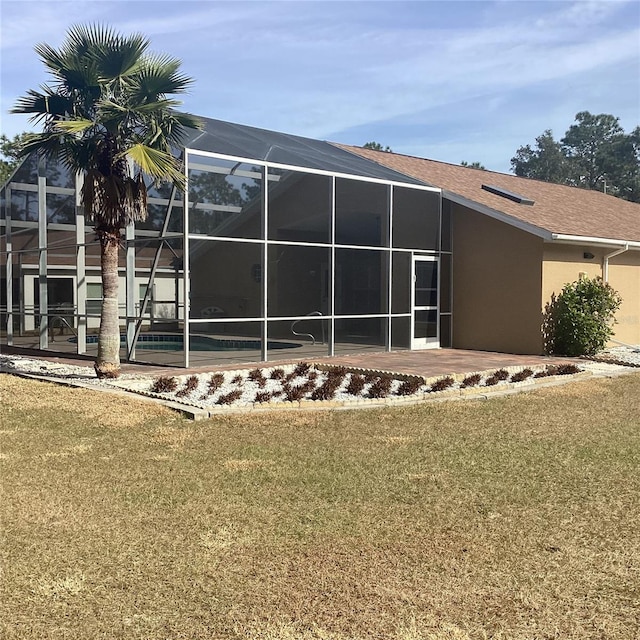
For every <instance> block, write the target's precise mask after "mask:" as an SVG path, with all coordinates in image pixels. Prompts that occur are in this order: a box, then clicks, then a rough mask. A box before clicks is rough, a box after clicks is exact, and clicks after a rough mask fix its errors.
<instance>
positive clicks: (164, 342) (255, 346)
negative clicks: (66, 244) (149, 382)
mask: <svg viewBox="0 0 640 640" xmlns="http://www.w3.org/2000/svg"><path fill="white" fill-rule="evenodd" d="M76 341H77V339H76V338H75V337H73V338H69V342H76ZM87 344H98V336H87ZM126 344H127V337H126V336H125V335H124V334H122V335H120V345H121V346H123V347H124V346H126ZM301 346H302V345H301V344H300V343H298V342H286V341H283V340H270V341H269V342H268V343H267V349H269V350H272V349H296V348H298V347H301ZM261 347H262V341H261V340H251V339H249V338H212V337H210V336H191V338H190V339H189V350H190V351H260V349H261ZM136 349H146V350H149V351H182V350H183V349H184V336H182V335H180V334H177V333H144V334H142V335H140V336H138V340H137V342H136Z"/></svg>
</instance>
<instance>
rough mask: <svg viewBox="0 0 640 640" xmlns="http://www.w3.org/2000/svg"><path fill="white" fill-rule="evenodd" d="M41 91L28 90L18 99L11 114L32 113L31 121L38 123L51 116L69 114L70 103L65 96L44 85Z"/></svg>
mask: <svg viewBox="0 0 640 640" xmlns="http://www.w3.org/2000/svg"><path fill="white" fill-rule="evenodd" d="M42 90H43V92H42V93H41V92H39V91H35V90H34V89H29V90H28V91H27V94H26V95H25V96H22V97H21V98H18V100H17V102H16V104H15V105H14V107H13V108H12V109H11V113H22V114H27V113H33V114H35V115H34V117H33V118H32V121H38V120H41V119H42V118H47V117H51V116H58V117H63V116H64V115H65V114H66V113H68V112H69V109H70V108H71V106H72V103H71V101H70V100H69V99H68V98H67V97H66V96H61V95H59V94H57V93H55V92H54V91H53V90H52V89H51V88H50V87H47V86H46V85H45V86H43V87H42Z"/></svg>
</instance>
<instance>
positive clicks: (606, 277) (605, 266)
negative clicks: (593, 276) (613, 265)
mask: <svg viewBox="0 0 640 640" xmlns="http://www.w3.org/2000/svg"><path fill="white" fill-rule="evenodd" d="M625 251H629V244H628V243H626V244H625V245H624V247H622V248H621V249H616V250H615V251H612V252H611V253H607V254H606V255H605V256H604V257H603V258H602V279H603V280H604V281H605V282H609V259H610V258H614V257H615V256H619V255H620V254H621V253H624V252H625Z"/></svg>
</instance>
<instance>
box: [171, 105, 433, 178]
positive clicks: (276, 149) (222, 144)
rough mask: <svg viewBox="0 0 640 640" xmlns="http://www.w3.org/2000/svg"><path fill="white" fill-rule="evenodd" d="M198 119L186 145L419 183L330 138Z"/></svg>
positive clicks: (191, 147) (333, 170)
mask: <svg viewBox="0 0 640 640" xmlns="http://www.w3.org/2000/svg"><path fill="white" fill-rule="evenodd" d="M200 119H201V120H202V123H203V130H202V131H193V132H192V133H191V134H190V136H189V137H188V138H187V139H185V140H184V142H183V144H184V146H185V147H187V148H188V149H192V150H197V151H208V152H211V153H220V154H223V155H229V156H234V157H240V158H247V159H249V160H264V161H269V162H273V163H275V164H283V165H289V166H293V167H304V168H306V169H318V170H320V171H329V172H332V173H343V174H348V175H353V176H360V177H365V178H378V179H381V180H390V181H394V182H404V183H408V184H421V180H419V179H417V180H416V179H415V178H412V177H410V176H409V175H408V174H405V173H400V172H397V171H395V170H393V169H392V168H390V167H385V166H384V165H382V164H379V163H376V162H374V161H371V160H369V159H367V158H364V157H361V156H358V155H354V154H352V153H349V152H348V151H346V150H344V149H341V148H340V147H338V146H336V145H333V144H330V143H329V142H323V141H322V140H314V139H312V138H303V137H301V136H294V135H290V134H288V133H280V132H278V131H269V130H267V129H258V128H257V127H250V126H247V125H243V124H235V123H233V122H225V121H223V120H214V119H212V118H202V117H201V118H200Z"/></svg>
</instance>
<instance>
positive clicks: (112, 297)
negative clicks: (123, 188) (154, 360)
mask: <svg viewBox="0 0 640 640" xmlns="http://www.w3.org/2000/svg"><path fill="white" fill-rule="evenodd" d="M97 233H98V239H99V240H100V267H101V271H102V311H101V314H100V332H99V334H98V357H97V359H96V363H95V365H94V368H95V370H96V375H97V376H98V378H117V377H118V376H119V375H120V322H119V319H118V250H119V247H120V229H98V230H97Z"/></svg>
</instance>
